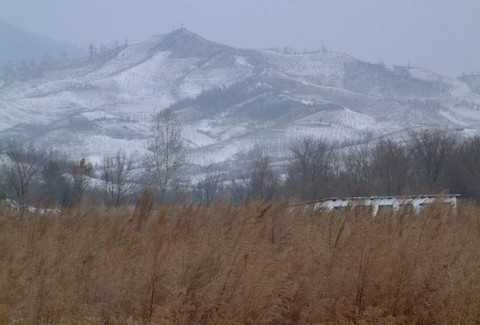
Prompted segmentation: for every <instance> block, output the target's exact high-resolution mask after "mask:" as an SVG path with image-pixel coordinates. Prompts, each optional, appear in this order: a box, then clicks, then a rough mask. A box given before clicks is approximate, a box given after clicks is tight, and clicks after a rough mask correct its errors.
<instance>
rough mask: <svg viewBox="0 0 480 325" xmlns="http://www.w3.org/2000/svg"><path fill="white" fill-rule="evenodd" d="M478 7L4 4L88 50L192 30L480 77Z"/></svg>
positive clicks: (27, 25)
mask: <svg viewBox="0 0 480 325" xmlns="http://www.w3.org/2000/svg"><path fill="white" fill-rule="evenodd" d="M479 12H480V2H479V1H477V0H460V1H450V0H423V1H418V0H404V1H393V0H388V1H385V0H362V1H356V0H339V1H316V0H305V1H291V0H262V1H258V0H242V1H224V0H203V1H196V0H175V1H158V0H142V1H141V2H136V1H127V0H102V1H98V0H81V1H80V0H69V1H60V0H42V1H32V0H3V1H2V4H1V9H0V20H4V21H7V22H9V23H11V24H13V25H16V26H19V27H22V28H24V29H26V30H31V31H35V32H37V33H40V34H43V35H48V36H49V37H52V38H54V39H58V40H65V41H68V42H73V43H75V44H78V45H81V46H82V47H83V48H86V47H88V45H89V44H90V43H95V44H97V45H98V44H100V43H102V42H104V43H107V42H111V41H115V40H118V41H120V42H123V40H124V39H125V38H128V39H130V40H135V41H139V40H142V39H145V38H147V37H149V36H151V35H152V34H156V33H161V32H165V31H169V30H173V29H175V28H178V27H180V26H181V25H184V26H185V27H187V28H189V29H190V30H194V31H195V32H197V33H199V34H201V35H202V36H204V37H207V38H209V39H213V40H216V41H218V42H221V43H224V44H229V45H232V46H236V47H242V48H270V47H284V46H290V47H293V48H297V49H304V48H307V49H316V48H320V47H321V46H322V44H325V45H326V46H327V47H328V48H331V49H336V50H340V51H343V52H347V53H349V54H351V55H353V56H355V57H358V58H360V59H362V60H364V61H368V62H375V63H379V62H385V63H386V64H389V65H393V64H396V65H407V64H408V63H409V62H410V64H412V65H416V66H423V67H426V68H428V69H430V70H434V71H438V72H440V73H442V74H448V75H450V76H458V75H460V74H462V73H464V72H465V73H469V72H480V63H479V62H478V60H477V58H478V57H479V56H480V43H479V42H477V41H476V40H477V38H478V37H477V33H478V30H480V21H479V20H478V13H479Z"/></svg>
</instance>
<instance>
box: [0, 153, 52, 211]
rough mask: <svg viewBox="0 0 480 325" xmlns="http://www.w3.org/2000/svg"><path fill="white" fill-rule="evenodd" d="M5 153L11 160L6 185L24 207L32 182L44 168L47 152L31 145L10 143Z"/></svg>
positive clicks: (7, 168)
mask: <svg viewBox="0 0 480 325" xmlns="http://www.w3.org/2000/svg"><path fill="white" fill-rule="evenodd" d="M5 153H6V155H7V157H8V158H9V160H10V161H9V162H8V163H7V167H6V175H5V178H6V185H7V187H8V188H9V190H11V191H12V192H13V195H14V197H15V199H16V200H17V202H18V204H19V206H20V207H22V208H23V207H25V205H26V203H27V201H28V198H29V194H30V190H31V185H32V182H33V180H34V178H35V176H37V175H38V173H39V172H40V171H41V170H42V168H43V164H44V163H45V154H44V153H43V152H41V151H39V150H37V149H36V148H35V147H33V146H31V145H30V146H23V145H20V144H10V145H9V146H8V147H7V149H6V151H5Z"/></svg>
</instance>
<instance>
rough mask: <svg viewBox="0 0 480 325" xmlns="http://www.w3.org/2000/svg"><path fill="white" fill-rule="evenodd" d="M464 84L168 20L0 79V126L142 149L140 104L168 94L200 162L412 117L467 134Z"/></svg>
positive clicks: (362, 134)
mask: <svg viewBox="0 0 480 325" xmlns="http://www.w3.org/2000/svg"><path fill="white" fill-rule="evenodd" d="M472 84H474V82H473V81H472V82H470V84H468V83H467V81H466V80H463V79H462V80H460V79H458V80H457V79H451V78H448V77H444V76H441V75H438V74H435V73H433V72H429V71H426V70H423V69H419V68H413V67H386V66H384V65H378V64H370V63H366V62H362V61H359V60H356V59H355V58H353V57H350V56H348V55H346V54H343V53H337V52H333V51H328V50H322V51H318V52H309V53H285V52H281V51H273V50H258V51H257V50H243V49H237V48H232V47H229V46H225V45H222V44H218V43H214V42H211V41H208V40H206V39H204V38H202V37H200V36H198V35H196V34H194V33H192V32H190V31H188V30H185V29H179V30H176V31H174V32H172V33H170V34H166V35H159V36H154V37H152V38H150V39H149V40H146V41H144V42H139V43H135V44H130V45H129V46H128V47H126V48H123V49H122V50H121V51H118V53H116V54H115V55H114V56H112V57H110V58H109V59H108V60H102V61H99V62H90V63H88V64H85V65H83V66H79V67H76V68H74V69H73V68H72V69H68V70H61V71H51V72H50V73H48V74H47V75H45V76H44V77H43V78H42V79H36V80H30V81H26V82H15V83H2V82H0V137H1V138H4V139H5V138H9V137H15V138H16V139H23V140H25V141H29V142H35V143H36V144H38V145H43V146H46V147H54V148H57V149H59V150H62V151H66V152H68V153H69V154H71V155H72V156H73V157H76V158H79V157H88V158H89V159H91V160H93V161H97V160H99V159H100V158H101V157H102V156H103V155H105V154H112V153H114V152H116V151H117V150H119V149H122V150H125V151H127V152H129V153H132V154H134V153H137V154H138V155H141V154H143V153H144V152H145V146H146V142H147V141H148V136H149V132H148V129H149V124H150V120H151V115H152V114H153V113H154V112H157V111H159V110H162V109H165V108H167V107H169V106H171V107H172V108H173V109H175V110H177V111H178V113H179V114H180V116H181V118H182V120H183V122H184V126H185V128H184V138H185V140H186V142H187V143H188V145H189V146H190V148H191V149H192V150H191V158H192V162H193V163H198V164H203V165H206V164H210V163H214V162H222V161H226V160H228V159H230V158H232V157H233V156H234V155H235V154H236V153H238V152H240V151H243V150H247V149H249V148H250V147H251V146H253V145H254V144H264V145H268V146H269V147H271V148H272V150H276V152H278V153H282V152H284V151H285V148H286V146H287V145H288V143H289V142H290V141H293V140H295V139H297V138H299V137H302V136H316V137H322V138H326V139H330V140H338V141H342V140H349V139H350V140H352V139H353V140H358V139H363V138H365V139H371V140H372V139H377V138H379V137H383V136H395V137H399V136H402V134H405V133H406V132H409V131H410V130H412V129H416V128H423V127H441V128H448V129H450V130H452V132H459V133H464V134H476V133H478V132H479V130H480V94H478V87H477V88H475V87H474V86H472ZM475 85H476V84H475ZM475 91H477V92H475Z"/></svg>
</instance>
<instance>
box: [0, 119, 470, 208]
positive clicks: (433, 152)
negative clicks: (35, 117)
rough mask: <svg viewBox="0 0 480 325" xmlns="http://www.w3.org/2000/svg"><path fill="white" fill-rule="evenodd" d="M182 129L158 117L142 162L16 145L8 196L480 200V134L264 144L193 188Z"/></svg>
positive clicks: (48, 202)
mask: <svg viewBox="0 0 480 325" xmlns="http://www.w3.org/2000/svg"><path fill="white" fill-rule="evenodd" d="M154 124H155V123H154ZM168 125H170V126H168ZM176 125H177V121H176V119H175V116H173V115H171V112H164V113H162V114H159V116H158V120H157V123H156V126H155V125H154V126H153V127H152V130H153V132H154V134H153V138H152V141H151V143H150V146H149V150H150V151H149V152H150V153H149V155H147V156H146V157H140V158H138V157H135V158H136V159H134V158H133V157H128V156H127V155H126V154H125V153H122V152H119V153H117V154H116V155H113V156H111V157H105V158H104V161H103V163H102V164H100V165H98V166H93V165H91V164H90V163H88V162H87V161H85V160H80V161H70V160H68V159H67V158H65V157H64V156H62V155H60V154H58V153H54V152H49V153H46V152H42V151H40V150H38V149H35V148H34V147H32V146H20V145H10V146H7V147H6V149H5V150H3V155H4V157H6V159H5V160H6V162H3V167H2V169H1V174H0V184H1V187H0V198H10V199H12V200H14V201H15V202H17V204H19V205H21V206H28V205H34V206H42V207H57V208H63V207H70V206H73V205H76V204H80V203H82V202H89V203H95V204H105V205H107V206H119V205H124V204H131V203H133V202H135V201H136V199H137V198H138V197H139V196H140V195H141V194H142V193H145V190H146V189H148V192H149V193H151V196H152V197H153V198H154V199H155V200H156V201H157V202H164V203H175V202H195V203H200V204H205V205H209V204H211V203H213V202H215V201H229V202H232V203H237V204H242V203H246V202H249V201H255V200H263V201H269V200H297V201H298V200H299V201H310V200H318V199H321V198H326V197H349V196H369V195H414V194H427V193H455V194H461V195H462V196H464V197H466V198H471V199H479V198H480V169H479V168H478V162H479V161H480V137H473V138H466V139H457V138H456V137H453V136H451V135H449V134H447V133H446V132H442V131H432V130H430V131H422V132H418V133H412V134H411V135H410V136H409V137H408V139H406V140H405V141H402V142H398V141H392V140H382V141H379V142H377V143H375V144H372V145H358V146H349V147H344V146H343V147H342V146H340V145H334V144H331V143H328V142H325V141H322V140H318V139H313V138H305V139H301V140H299V141H297V142H296V143H294V144H293V145H292V146H291V147H290V155H289V158H288V159H287V160H278V159H277V160H275V159H273V158H272V157H270V156H269V155H268V154H267V153H266V150H262V149H261V148H255V149H254V150H253V151H251V152H249V153H247V154H245V155H243V157H242V159H241V161H240V160H239V161H238V165H241V166H243V167H242V168H241V170H243V172H234V171H228V172H227V171H225V170H221V169H216V168H213V167H210V168H206V169H205V170H204V176H203V177H202V178H201V179H200V180H199V181H196V182H192V181H191V180H190V179H189V177H186V176H183V175H187V172H186V170H187V169H188V165H187V164H186V160H185V151H184V147H183V144H182V142H181V135H180V133H179V129H178V128H176ZM155 132H156V133H155ZM165 148H168V152H167V151H166V149H165Z"/></svg>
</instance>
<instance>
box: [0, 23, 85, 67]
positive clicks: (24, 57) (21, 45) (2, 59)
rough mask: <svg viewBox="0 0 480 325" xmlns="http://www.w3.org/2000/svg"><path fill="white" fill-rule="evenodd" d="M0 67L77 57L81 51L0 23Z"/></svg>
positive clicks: (64, 43)
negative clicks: (50, 58) (57, 57)
mask: <svg viewBox="0 0 480 325" xmlns="http://www.w3.org/2000/svg"><path fill="white" fill-rule="evenodd" d="M0 40H2V41H1V42H0V65H3V64H7V63H20V62H22V61H27V62H29V61H32V60H38V61H39V60H42V59H44V57H45V56H47V55H48V56H52V57H55V56H70V57H78V56H80V55H81V52H82V51H81V50H80V49H79V48H76V47H75V46H73V45H71V44H68V43H66V42H59V41H54V40H52V39H50V38H48V37H45V36H43V35H37V34H35V33H32V32H28V31H25V30H22V29H20V28H18V27H15V26H12V25H10V24H7V23H5V22H2V21H0Z"/></svg>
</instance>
